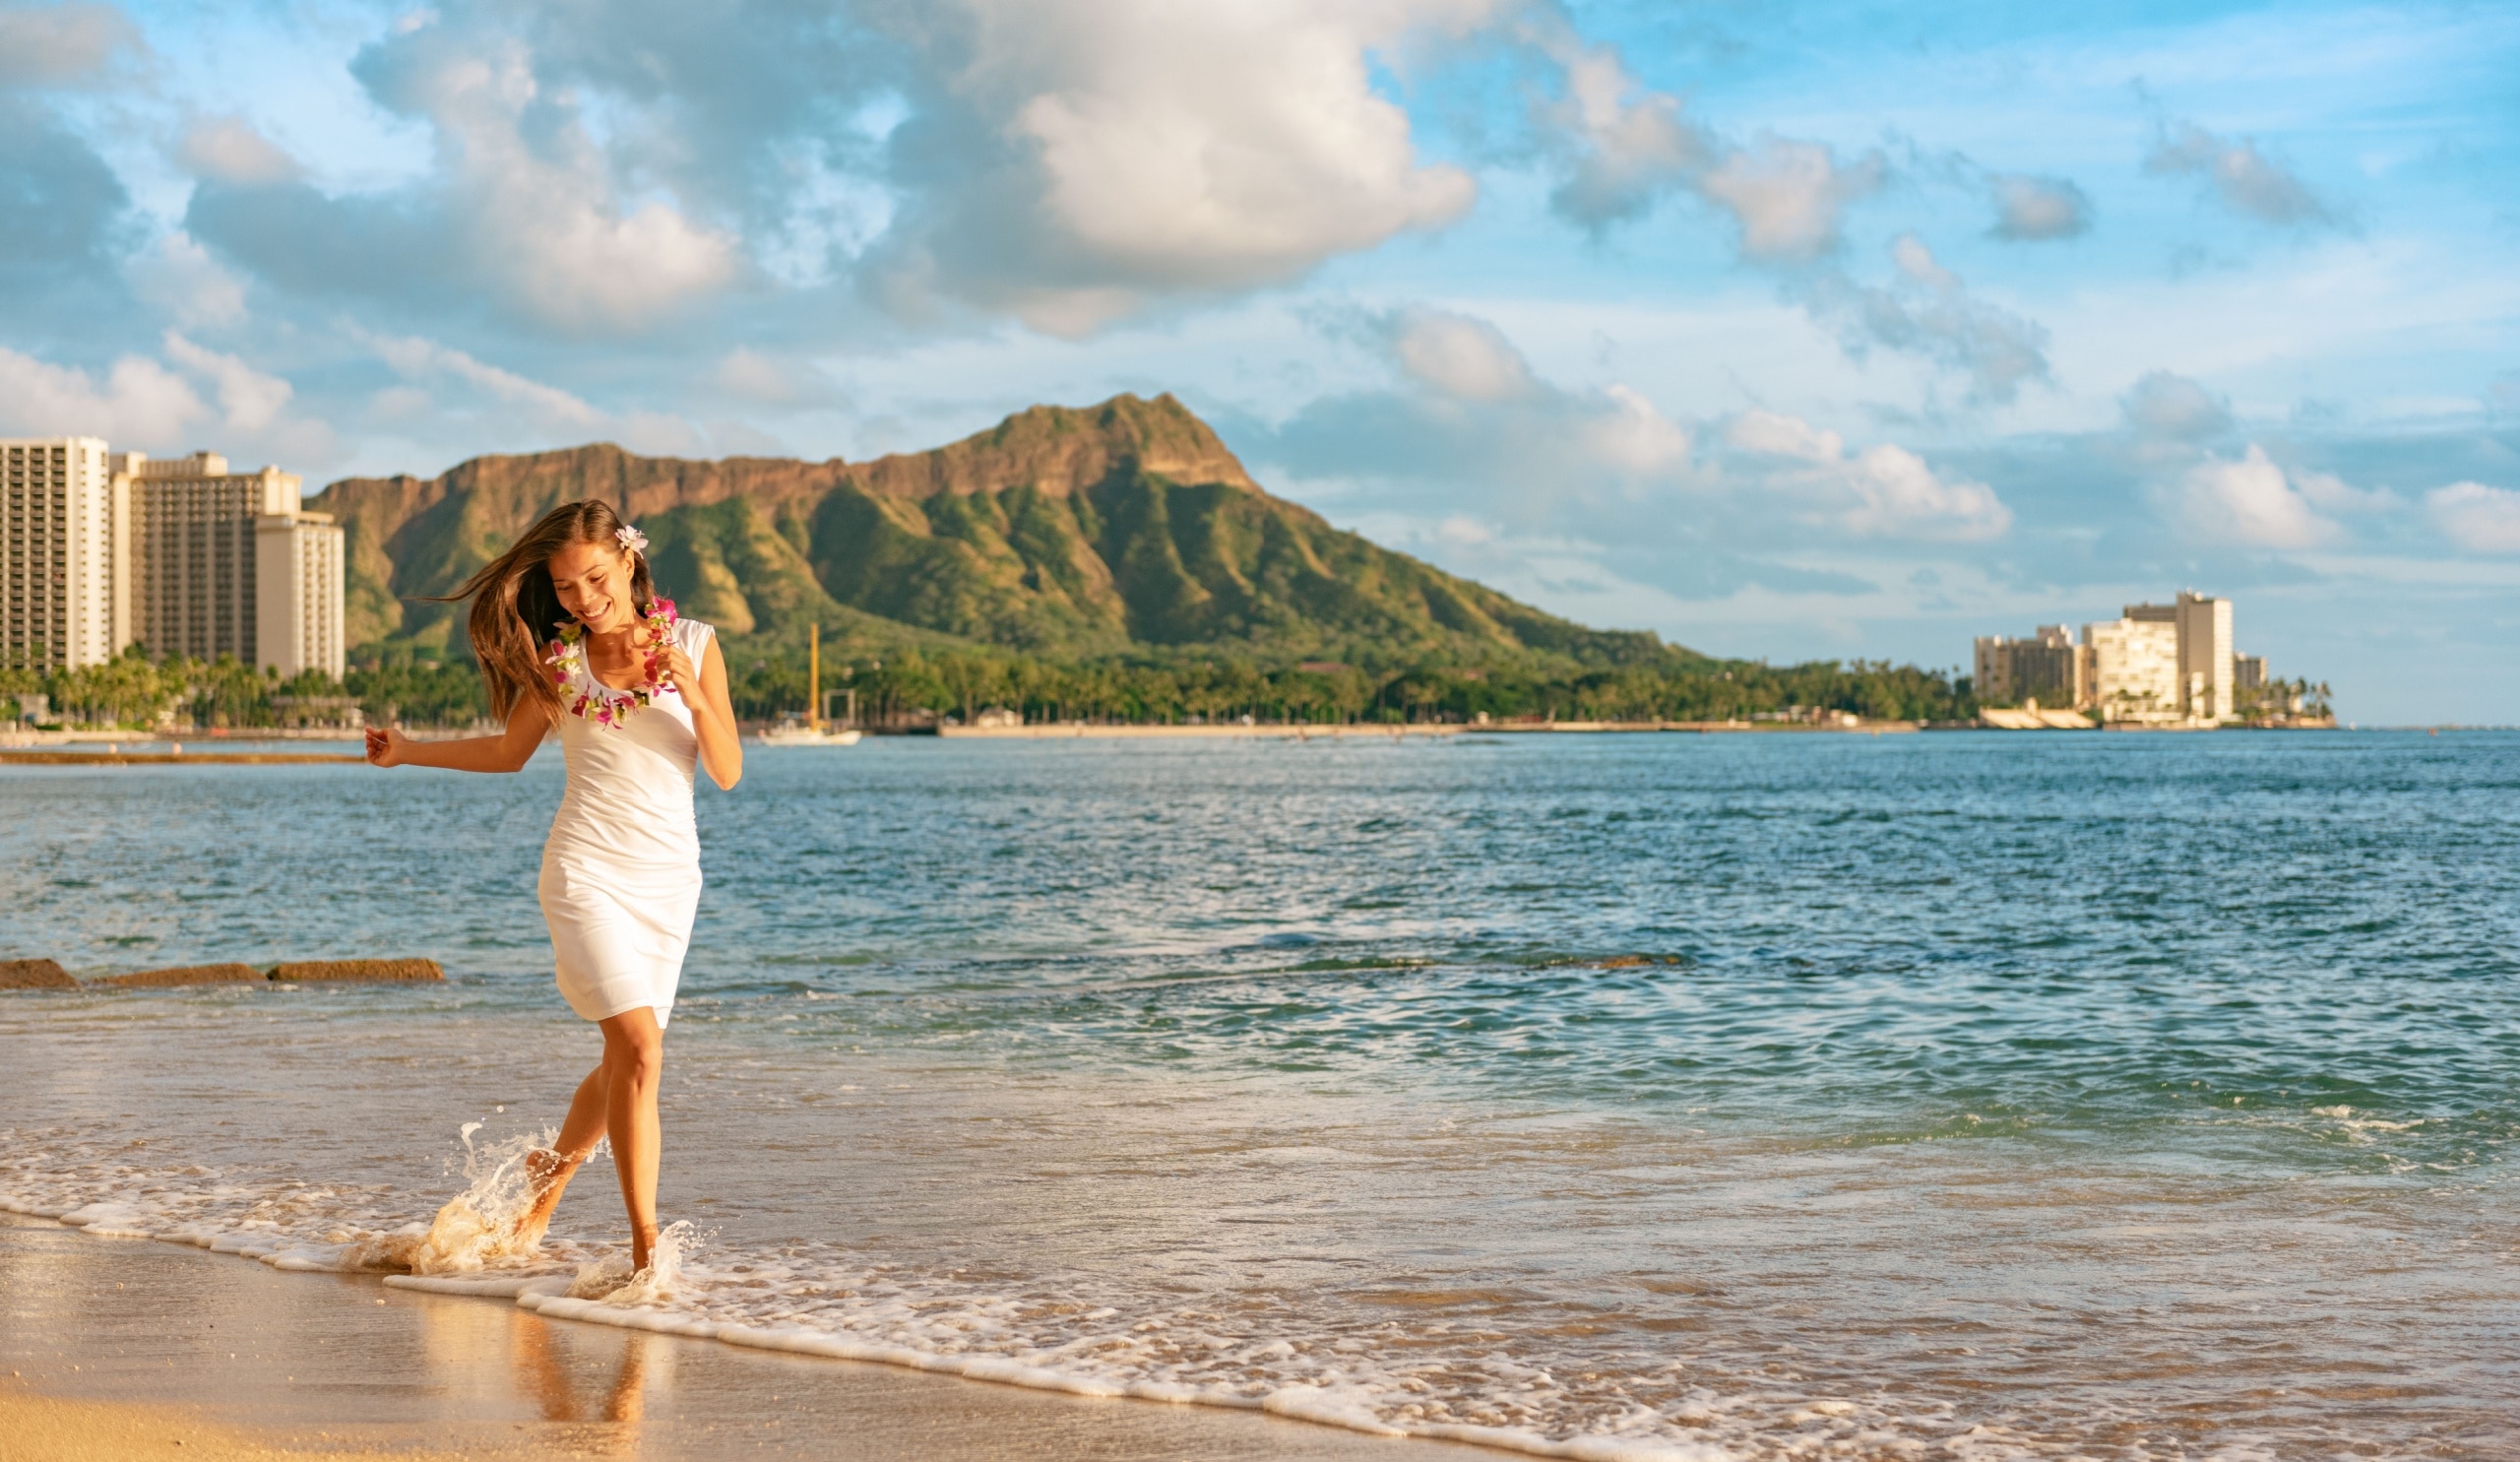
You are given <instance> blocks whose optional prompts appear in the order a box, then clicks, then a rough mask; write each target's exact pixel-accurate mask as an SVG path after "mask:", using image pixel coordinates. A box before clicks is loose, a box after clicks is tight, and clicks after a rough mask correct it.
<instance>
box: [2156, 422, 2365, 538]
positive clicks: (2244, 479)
mask: <svg viewBox="0 0 2520 1462" xmlns="http://www.w3.org/2000/svg"><path fill="white" fill-rule="evenodd" d="M2173 501H2174V504H2175V506H2176V509H2177V513H2178V516H2179V518H2180V519H2181V520H2182V522H2183V524H2184V526H2185V527H2186V528H2187V529H2188V531H2190V532H2192V533H2194V534H2197V535H2199V536H2200V537H2203V538H2205V539H2208V540H2212V541H2215V542H2223V543H2237V544H2241V545H2245V546H2248V547H2254V548H2315V547H2319V546H2321V545H2323V544H2327V543H2333V542H2335V541H2337V540H2340V539H2341V538H2343V537H2344V532H2343V530H2341V529H2340V528H2338V527H2337V525H2336V523H2335V522H2334V521H2333V520H2331V519H2328V518H2325V517H2322V516H2320V514H2319V513H2318V512H2317V511H2316V510H2315V509H2313V508H2312V507H2311V506H2310V502H2309V499H2308V498H2306V497H2304V496H2303V495H2302V494H2301V492H2300V491H2299V489H2298V488H2296V487H2295V486H2294V485H2293V483H2292V481H2291V480H2290V479H2289V478H2287V477H2285V475H2284V470H2283V469H2282V468H2280V467H2278V466H2276V465H2275V463H2274V462H2273V461H2271V460H2269V459H2268V457H2267V455H2266V449H2265V448H2263V447H2260V446H2258V445H2257V444H2256V443H2255V442H2251V443H2250V444H2249V447H2248V452H2247V455H2245V456H2243V457H2242V458H2241V459H2240V460H2239V461H2237V462H2233V461H2228V460H2225V459H2222V458H2207V459H2206V460H2205V461H2203V462H2200V463H2198V464H2196V465H2195V466H2194V467H2192V468H2190V469H2188V471H2187V474H2186V476H2185V477H2182V478H2181V479H2180V480H2179V483H2178V486H2177V489H2176V492H2175V495H2174V498H2173Z"/></svg>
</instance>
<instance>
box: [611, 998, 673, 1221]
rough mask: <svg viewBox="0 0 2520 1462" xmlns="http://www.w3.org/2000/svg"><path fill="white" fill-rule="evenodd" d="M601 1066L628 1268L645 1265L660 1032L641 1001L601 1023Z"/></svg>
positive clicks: (656, 1137)
mask: <svg viewBox="0 0 2520 1462" xmlns="http://www.w3.org/2000/svg"><path fill="white" fill-rule="evenodd" d="M601 1024H602V1026H603V1070H604V1073H605V1075H606V1077H607V1079H608V1081H609V1084H610V1088H611V1089H610V1092H609V1093H608V1100H607V1101H606V1103H605V1106H604V1130H605V1131H606V1133H608V1134H609V1135H610V1136H611V1138H612V1166H613V1168H614V1170H615V1171H616V1172H618V1173H619V1174H620V1175H621V1202H622V1206H624V1207H625V1208H627V1209H628V1210H629V1211H630V1267H631V1268H633V1269H645V1268H647V1267H648V1263H649V1261H650V1259H652V1258H653V1257H654V1254H653V1252H652V1250H653V1248H654V1246H655V1244H656V1239H657V1148H658V1146H659V1142H660V1131H659V1126H658V1121H657V1087H658V1084H659V1083H660V1082H661V1081H662V1078H663V1076H664V1069H665V1033H664V1032H663V1030H662V1029H661V1028H660V1027H659V1026H658V1025H657V1012H655V1011H654V1010H651V1009H649V1008H648V1007H646V1006H644V1005H642V1006H640V1007H639V1008H638V1009H636V1010H625V1011H623V1012H621V1013H620V1014H619V1015H615V1016H612V1017H610V1018H608V1019H606V1020H604V1021H603V1022H602V1023H601Z"/></svg>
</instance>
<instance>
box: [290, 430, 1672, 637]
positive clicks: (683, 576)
mask: <svg viewBox="0 0 2520 1462" xmlns="http://www.w3.org/2000/svg"><path fill="white" fill-rule="evenodd" d="M598 495H599V496H604V497H607V498H609V499H611V500H612V501H613V502H614V503H616V504H618V505H619V506H620V507H621V508H622V511H623V514H624V516H625V517H628V518H630V519H632V520H633V521H635V522H637V523H638V524H639V525H640V527H641V528H643V529H645V530H646V531H647V533H648V535H649V537H650V539H651V540H653V542H654V543H655V554H656V567H657V574H658V580H659V582H660V583H662V584H666V585H669V586H671V588H672V592H674V593H675V594H676V596H677V597H678V598H679V599H680V600H681V601H682V602H683V603H684V604H685V605H686V607H687V608H688V609H689V611H690V612H691V613H693V614H694V615H696V616H698V617H701V618H704V619H708V620H710V621H711V622H712V623H715V624H717V625H719V626H720V628H721V629H722V630H724V631H725V633H726V634H728V635H729V636H732V637H736V638H742V637H746V636H768V637H771V638H772V639H773V640H774V641H775V642H778V643H780V644H782V645H785V644H786V643H787V642H788V641H790V640H795V639H798V638H800V637H801V634H802V631H803V629H804V627H805V625H806V624H807V623H808V622H819V623H821V624H822V626H823V632H824V635H825V637H826V639H827V640H830V641H833V642H834V643H835V648H836V649H838V650H839V651H840V652H842V653H843V654H845V655H846V654H862V655H865V656H867V657H868V658H873V657H875V656H878V655H880V654H882V653H883V652H885V651H893V652H896V653H897V652H900V651H903V650H909V649H926V650H943V649H948V648H956V647H962V648H974V647H978V646H995V647H999V648H1004V649H1011V650H1017V651H1022V652H1024V653H1026V654H1030V655H1034V656H1039V657H1046V658H1052V659H1056V660H1060V661H1075V660H1081V659H1088V658H1095V657H1103V656H1111V655H1118V654H1124V653H1128V652H1131V651H1136V650H1143V649H1147V648H1163V649H1187V648H1202V647H1203V648H1207V649H1210V650H1212V651H1214V652H1216V653H1219V654H1231V655H1236V656H1242V657H1249V658H1254V659H1257V660H1260V661H1262V662H1264V663H1265V662H1292V661H1298V660H1305V659H1339V660H1350V661H1357V662H1372V663H1377V664H1381V663H1391V662H1396V661H1414V660H1418V659H1424V658H1427V657H1436V658H1444V659H1451V660H1463V661H1486V660H1492V659H1495V658H1497V657H1499V656H1506V657H1511V656H1516V655H1523V654H1538V655H1544V656H1562V657H1567V658H1569V659H1572V660H1576V661H1580V662H1583V663H1587V664H1623V663H1637V662H1643V661H1656V660H1663V659H1667V658H1669V657H1670V656H1672V655H1674V654H1679V655H1685V654H1686V652H1680V651H1674V650H1672V649H1670V647H1667V646H1664V645H1663V644H1662V643H1661V642H1660V641H1658V640H1657V639H1655V637H1654V636H1652V635H1642V634H1619V633H1607V632H1603V631H1599V630H1591V629H1586V628H1584V627H1583V626H1581V625H1578V624H1573V623H1570V622H1568V621H1566V620H1564V619H1560V618H1557V617H1556V616H1554V615H1550V614H1545V613H1543V612H1542V611H1540V610H1538V609H1534V608H1532V607H1530V606H1529V605H1527V604H1518V603H1516V602H1515V601H1513V600H1511V599H1508V598H1507V597H1505V596H1504V595H1501V594H1498V593H1496V592H1495V591H1493V590H1490V589H1487V588H1485V587H1484V586H1481V585H1479V584H1474V583H1472V582H1470V581H1468V580H1466V579H1460V578H1456V577H1454V576H1453V575H1450V574H1446V573H1444V572H1442V571H1441V570H1438V569H1436V568H1434V567H1432V566H1430V565H1428V564H1425V563H1421V562H1419V561H1418V560H1417V559H1415V558H1411V557H1409V556H1407V555H1406V554H1401V553H1395V552H1393V551H1391V550H1389V549H1387V548H1383V547H1380V546H1378V545H1376V544H1374V543H1372V542H1370V541H1368V540H1365V539H1363V538H1360V537H1358V536H1357V535H1355V534H1352V533H1346V532H1343V531H1341V530H1339V529H1336V528H1333V527H1332V526H1331V525H1330V524H1329V523H1327V522H1325V521H1324V520H1323V519H1322V518H1321V517H1320V515H1318V514H1316V513H1314V512H1312V511H1311V510H1309V509H1307V508H1303V507H1300V506H1298V505H1296V504H1294V503H1291V502H1288V501H1286V500H1284V499H1282V498H1278V497H1273V496H1271V495H1270V494H1269V493H1267V492H1265V491H1263V490H1262V489H1261V488H1260V486H1259V485H1258V484H1257V483H1255V482H1253V481H1252V480H1251V477H1250V475H1249V474H1248V473H1246V472H1245V471H1244V470H1243V468H1242V464H1241V463H1239V462H1237V461H1236V460H1234V457H1233V454H1232V453H1231V452H1229V451H1228V450H1227V449H1226V447H1225V444H1224V443H1223V442H1221V441H1219V440H1218V439H1217V436H1216V433H1215V432H1214V431H1212V430H1211V429H1210V428H1209V427H1208V425H1207V423H1206V422H1204V421H1201V420H1200V419H1199V418H1198V417H1197V416H1195V415H1193V414H1191V413H1190V412H1189V411H1188V410H1187V409H1185V408H1184V407H1182V405H1181V404H1180V403H1179V402H1177V401H1175V400H1173V399H1172V398H1171V397H1169V396H1162V397H1158V398H1156V399H1154V400H1152V401H1148V400H1143V399H1141V398H1138V397H1134V396H1122V397H1116V398H1114V399H1113V400H1111V401H1107V402H1104V403H1103V405H1101V406H1099V407H1093V408H1088V409H1084V410H1071V409H1066V408H1058V407H1035V408H1033V409H1032V410H1030V411H1027V412H1023V413H1018V414H1016V415H1013V416H1010V417H1008V418H1007V419H1006V420H1005V421H1003V422H1000V423H999V424H998V425H996V426H995V427H992V428H991V429H989V430H987V431H984V432H981V433H979V434H978V435H977V436H974V437H970V438H967V439H966V440H963V441H960V442H956V443H954V444H953V445H951V446H948V447H942V448H939V449H937V450H935V451H932V452H921V453H916V454H911V455H905V456H894V457H885V458H882V459H879V460H877V461H874V462H869V463H860V464H850V463H844V462H838V461H834V462H824V463H804V462H782V461H771V460H767V459H760V458H729V459H727V460H725V461H723V462H689V461H681V460H677V459H671V458H648V457H635V456H632V455H631V454H629V453H627V452H624V451H622V450H621V449H619V448H617V447H612V446H592V447H580V448H576V449H574V450H571V451H566V452H543V453H536V454H533V455H530V456H519V457H480V458H474V459H473V460H472V461H470V462H467V463H464V464H463V465H461V466H459V467H457V468H454V469H453V470H451V471H449V472H448V473H447V474H446V475H445V476H443V477H435V478H429V479H425V480H423V479H418V478H412V477H391V478H352V479H349V480H347V481H342V482H336V483H334V484H333V485H332V486H330V487H327V488H326V489H324V491H323V492H322V493H321V494H319V495H318V496H317V497H316V498H315V499H314V500H313V501H312V502H311V503H310V504H309V506H311V507H313V508H315V509H316V510H318V511H323V512H329V513H332V514H333V515H334V516H335V518H336V520H337V521H339V522H340V523H341V524H342V525H343V527H344V529H345V530H346V531H347V534H348V537H349V565H348V572H349V579H350V608H351V623H350V626H349V638H350V640H351V642H352V643H353V644H360V645H390V644H398V643H399V644H404V645H410V646H411V647H413V648H415V649H418V650H421V651H423V652H427V651H435V652H437V653H438V654H439V655H440V656H442V657H443V656H460V655H461V654H462V653H463V650H462V646H461V643H460V642H461V638H462V637H461V633H460V623H461V621H460V616H459V615H458V614H457V612H456V609H455V606H452V605H447V604H432V603H429V602H428V598H429V597H430V596H434V595H442V594H445V593H448V592H449V591H451V590H452V589H453V588H454V587H455V586H456V585H457V584H459V583H461V582H462V581H463V579H464V577H465V575H467V574H469V573H470V572H472V570H473V569H474V568H476V567H478V566H479V565H480V564H482V563H485V562H487V561H488V560H489V558H490V557H491V556H492V555H493V554H495V553H496V552H497V550H498V549H499V547H501V546H502V545H504V544H505V543H506V542H508V541H509V540H512V539H513V538H514V537H515V536H516V535H517V534H518V533H520V532H522V531H523V530H524V529H525V528H526V526H527V525H529V524H530V523H532V522H533V521H534V519H535V518H536V516H537V515H539V514H540V513H541V512H543V511H544V510H545V509H548V508H549V507H551V506H552V505H553V504H556V503H560V502H566V501H569V500H571V499H573V498H579V497H586V496H598Z"/></svg>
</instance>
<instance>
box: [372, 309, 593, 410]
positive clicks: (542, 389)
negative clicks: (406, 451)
mask: <svg viewBox="0 0 2520 1462" xmlns="http://www.w3.org/2000/svg"><path fill="white" fill-rule="evenodd" d="M359 339H360V341H361V343H362V344H363V345H365V346H366V347H367V349H368V350H372V351H373V352H375V355H376V358H377V359H379V360H382V361H384V362H385V363H386V364H387V365H389V366H391V367H392V368H393V369H394V371H395V373H396V374H398V375H400V376H402V377H403V378H404V379H405V380H407V381H411V382H414V383H417V382H422V381H428V380H436V379H450V378H451V379H454V380H458V381H462V382H464V383H465V384H467V385H471V386H475V387H478V388H480V389H481V390H483V391H486V392H488V393H489V394H490V396H491V397H493V398H494V399H496V400H498V401H502V402H505V403H507V404H508V405H510V406H515V407H521V408H523V409H525V410H526V411H527V412H528V413H531V414H533V415H535V416H537V417H539V418H541V420H542V422H544V423H546V424H551V425H558V426H563V427H567V428H569V429H572V430H579V431H583V430H588V429H591V428H594V427H597V426H600V425H602V424H603V422H604V420H605V416H604V413H601V412H599V411H598V410H596V409H595V408H594V407H592V406H589V405H587V403H585V402H584V401H581V400H579V399H578V398H577V397H575V396H572V395H570V394H569V393H568V392H566V391H563V390H561V389H560V388H558V387H557V386H546V385H544V384H542V383H541V382H540V381H536V380H530V379H528V378H527V377H524V376H521V375H518V374H516V373H515V372H514V371H509V370H502V369H500V368H499V367H498V366H495V365H491V364H488V363H486V362H484V361H481V360H477V359H475V358H473V356H471V355H468V354H466V353H465V352H464V351H462V350H455V349H453V348H451V347H447V346H441V345H439V344H437V343H436V342H435V341H427V340H421V339H419V338H418V337H416V336H402V337H396V336H383V335H371V334H367V333H365V332H360V333H359ZM382 404H383V403H382V402H380V405H382ZM399 404H401V405H404V406H408V405H409V403H408V401H405V402H401V403H399Z"/></svg>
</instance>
